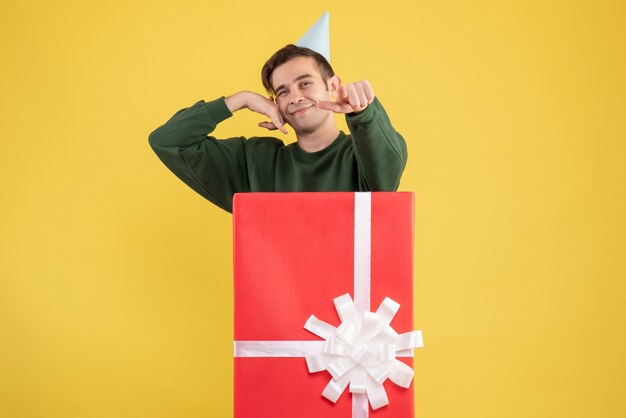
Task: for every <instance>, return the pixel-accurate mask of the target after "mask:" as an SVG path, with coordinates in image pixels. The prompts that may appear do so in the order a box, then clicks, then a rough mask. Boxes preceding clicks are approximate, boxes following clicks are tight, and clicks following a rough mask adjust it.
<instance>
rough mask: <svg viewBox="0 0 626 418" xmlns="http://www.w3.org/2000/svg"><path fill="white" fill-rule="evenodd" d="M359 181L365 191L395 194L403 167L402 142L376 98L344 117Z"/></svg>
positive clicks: (403, 153)
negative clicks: (350, 137)
mask: <svg viewBox="0 0 626 418" xmlns="http://www.w3.org/2000/svg"><path fill="white" fill-rule="evenodd" d="M346 122H347V123H348V128H349V129H350V134H351V136H352V145H353V148H354V153H355V156H356V159H357V164H358V167H359V177H360V181H363V182H364V183H365V185H366V187H367V190H371V191H396V190H398V185H399V184H400V177H401V175H402V171H403V170H404V167H405V166H406V161H407V148H406V143H405V142H404V138H402V135H400V134H399V133H398V132H396V130H395V129H394V128H393V126H391V121H390V120H389V117H388V116H387V113H386V112H385V109H383V107H382V105H381V104H380V101H379V100H378V98H374V101H373V102H372V103H371V104H370V105H369V106H368V107H367V108H365V110H363V111H362V112H360V113H350V114H347V115H346Z"/></svg>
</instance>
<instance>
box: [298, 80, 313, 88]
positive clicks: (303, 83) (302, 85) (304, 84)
mask: <svg viewBox="0 0 626 418" xmlns="http://www.w3.org/2000/svg"><path fill="white" fill-rule="evenodd" d="M309 84H311V83H310V82H308V81H303V82H302V83H300V87H301V88H302V87H307V86H308V85H309Z"/></svg>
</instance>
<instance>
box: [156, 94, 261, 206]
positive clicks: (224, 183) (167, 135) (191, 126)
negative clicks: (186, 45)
mask: <svg viewBox="0 0 626 418" xmlns="http://www.w3.org/2000/svg"><path fill="white" fill-rule="evenodd" d="M231 116H232V113H231V112H230V110H229V109H228V107H227V106H226V102H225V101H224V97H221V98H219V99H217V100H214V101H211V102H204V101H203V100H201V101H199V102H197V103H196V104H194V105H193V106H191V107H189V108H186V109H182V110H180V111H178V112H177V113H176V114H175V115H174V116H172V117H171V118H170V119H169V120H168V121H167V122H166V123H165V124H164V125H162V126H161V127H159V128H157V129H156V130H155V131H154V132H152V133H151V134H150V136H149V139H148V141H149V143H150V146H151V147H152V149H153V150H154V152H155V153H156V154H157V156H158V157H159V158H160V159H161V161H162V162H163V163H164V164H165V165H166V166H167V167H168V168H169V169H170V170H171V171H172V172H173V173H174V174H176V176H178V178H180V179H181V180H182V181H183V182H185V184H187V185H188V186H189V187H191V188H192V189H193V190H195V191H196V192H198V193H199V194H200V195H202V196H204V197H205V198H206V199H208V200H209V201H211V202H212V203H214V204H216V205H217V206H219V207H220V208H222V209H224V210H226V211H228V212H232V201H233V194H234V193H236V192H246V191H250V181H249V177H248V173H247V164H246V155H245V148H246V146H245V142H246V139H245V138H243V137H238V138H229V139H223V140H218V139H216V138H214V137H211V136H207V135H208V134H209V133H211V132H212V131H213V130H214V129H215V127H216V126H217V124H218V123H220V122H222V121H223V120H225V119H227V118H229V117H231Z"/></svg>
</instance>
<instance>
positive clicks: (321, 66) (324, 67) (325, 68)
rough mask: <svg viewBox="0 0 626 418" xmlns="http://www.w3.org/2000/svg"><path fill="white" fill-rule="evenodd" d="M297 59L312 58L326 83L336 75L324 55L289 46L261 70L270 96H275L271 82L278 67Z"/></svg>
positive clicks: (278, 52)
mask: <svg viewBox="0 0 626 418" xmlns="http://www.w3.org/2000/svg"><path fill="white" fill-rule="evenodd" d="M296 57H312V58H313V59H314V60H315V63H316V64H317V69H318V70H319V72H320V74H321V76H322V80H324V82H326V81H327V80H328V79H329V78H331V77H332V76H334V75H335V72H334V71H333V67H331V66H330V64H329V63H328V61H326V58H324V56H323V55H322V54H320V53H318V52H315V51H313V50H312V49H309V48H305V47H302V46H296V45H293V44H289V45H286V46H284V47H282V48H281V49H279V50H278V51H276V52H275V53H274V55H272V57H271V58H270V59H269V60H267V62H266V63H265V65H263V68H262V69H261V80H262V81H263V86H264V87H265V90H267V92H268V93H269V94H274V89H273V87H272V83H271V81H270V80H271V78H272V73H273V72H274V70H275V69H276V67H278V66H279V65H281V64H284V63H286V62H287V61H289V60H291V59H293V58H296Z"/></svg>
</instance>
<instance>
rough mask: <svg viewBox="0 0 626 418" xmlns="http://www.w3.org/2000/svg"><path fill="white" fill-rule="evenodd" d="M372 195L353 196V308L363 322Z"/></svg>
mask: <svg viewBox="0 0 626 418" xmlns="http://www.w3.org/2000/svg"><path fill="white" fill-rule="evenodd" d="M371 244H372V193H370V192H363V193H355V194H354V306H356V311H357V313H358V314H359V319H360V320H363V313H364V312H369V311H370V274H371V273H370V272H371V260H370V258H371V248H372V245H371Z"/></svg>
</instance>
